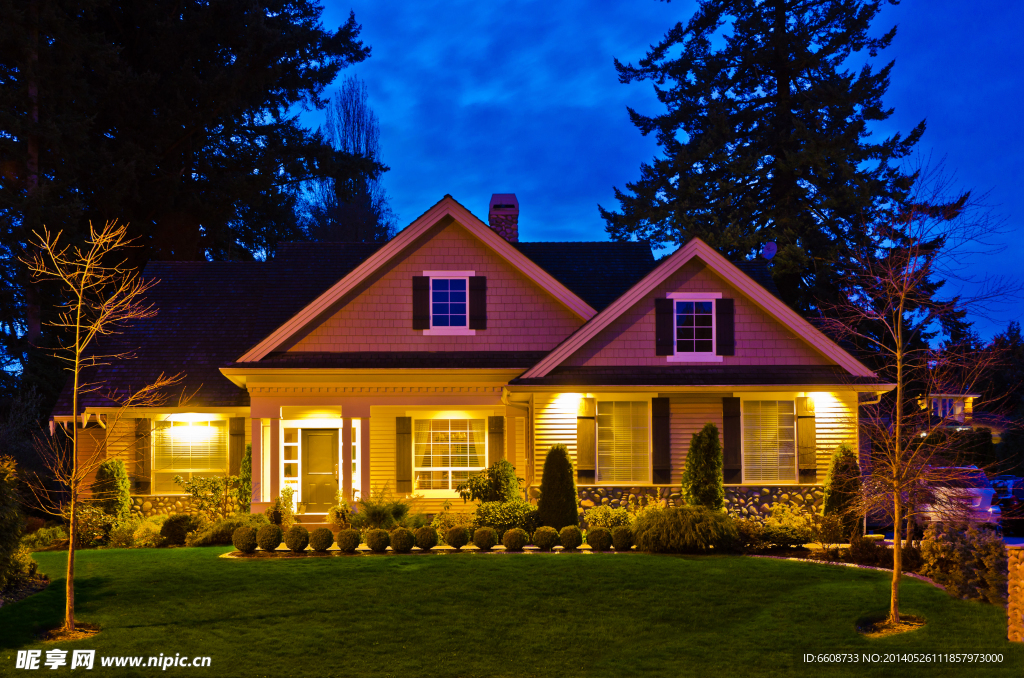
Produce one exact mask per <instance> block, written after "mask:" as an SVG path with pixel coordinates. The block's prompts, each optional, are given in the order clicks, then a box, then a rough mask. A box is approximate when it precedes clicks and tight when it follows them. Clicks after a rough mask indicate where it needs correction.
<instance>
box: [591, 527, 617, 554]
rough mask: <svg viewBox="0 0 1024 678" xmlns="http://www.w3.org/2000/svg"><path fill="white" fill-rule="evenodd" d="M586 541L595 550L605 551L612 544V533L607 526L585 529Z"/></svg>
mask: <svg viewBox="0 0 1024 678" xmlns="http://www.w3.org/2000/svg"><path fill="white" fill-rule="evenodd" d="M587 543H588V544H590V548H592V549H594V550H595V551H607V550H608V549H610V548H611V546H612V533H611V532H610V531H609V530H608V528H607V527H595V528H593V529H590V530H587Z"/></svg>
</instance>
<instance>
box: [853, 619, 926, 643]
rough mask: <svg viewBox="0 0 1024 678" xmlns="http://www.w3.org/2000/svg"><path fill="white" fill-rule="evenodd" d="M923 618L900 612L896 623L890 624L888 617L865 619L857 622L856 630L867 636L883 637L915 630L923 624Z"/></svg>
mask: <svg viewBox="0 0 1024 678" xmlns="http://www.w3.org/2000/svg"><path fill="white" fill-rule="evenodd" d="M924 623H925V622H924V619H922V618H921V617H915V616H914V615H912V614H901V615H900V621H899V623H898V624H890V623H889V618H888V617H882V618H880V619H878V618H876V619H866V620H864V621H862V622H860V623H858V624H857V632H858V633H860V634H861V635H862V636H866V637H868V638H885V637H886V636H895V635H897V634H900V633H907V632H909V631H916V630H918V629H919V628H921V627H922V626H924Z"/></svg>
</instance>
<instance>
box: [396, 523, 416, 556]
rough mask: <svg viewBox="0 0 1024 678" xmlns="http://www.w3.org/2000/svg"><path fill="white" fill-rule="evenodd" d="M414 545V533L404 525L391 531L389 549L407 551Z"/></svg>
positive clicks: (398, 551)
mask: <svg viewBox="0 0 1024 678" xmlns="http://www.w3.org/2000/svg"><path fill="white" fill-rule="evenodd" d="M415 545H416V535H414V534H413V533H412V530H409V529H407V528H404V527H396V528H395V529H394V530H392V531H391V550H392V551H394V552H395V553H408V552H409V551H412V547H413V546H415Z"/></svg>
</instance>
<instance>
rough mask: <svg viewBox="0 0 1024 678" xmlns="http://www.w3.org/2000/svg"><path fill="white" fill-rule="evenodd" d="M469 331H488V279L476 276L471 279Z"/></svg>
mask: <svg viewBox="0 0 1024 678" xmlns="http://www.w3.org/2000/svg"><path fill="white" fill-rule="evenodd" d="M469 329H471V330H486V329H487V277H486V276H482V275H475V276H473V277H471V278H470V279H469Z"/></svg>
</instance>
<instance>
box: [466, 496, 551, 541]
mask: <svg viewBox="0 0 1024 678" xmlns="http://www.w3.org/2000/svg"><path fill="white" fill-rule="evenodd" d="M538 515H539V514H538V511H537V509H536V507H534V505H533V504H531V503H530V502H528V501H525V500H523V499H520V498H518V497H517V498H516V499H513V500H511V501H504V502H498V501H494V502H487V503H484V504H480V507H479V508H478V509H477V510H476V525H477V527H493V528H494V531H495V532H496V533H497V534H498V539H501V538H502V536H503V535H504V534H505V530H509V529H512V528H513V527H518V528H521V529H522V530H524V531H525V532H526V533H527V534H529V533H531V532H533V531H534V529H536V527H537V523H538V521H539V518H538Z"/></svg>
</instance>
